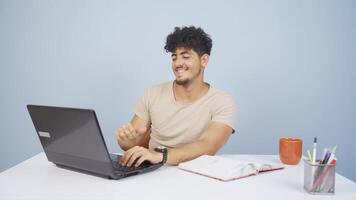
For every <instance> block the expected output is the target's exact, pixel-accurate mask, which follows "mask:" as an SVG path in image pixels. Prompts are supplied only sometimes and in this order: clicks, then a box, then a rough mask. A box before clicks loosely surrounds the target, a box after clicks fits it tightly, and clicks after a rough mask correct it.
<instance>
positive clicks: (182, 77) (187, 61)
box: [172, 48, 204, 85]
mask: <svg viewBox="0 0 356 200" xmlns="http://www.w3.org/2000/svg"><path fill="white" fill-rule="evenodd" d="M203 67H204V66H203V65H202V62H201V57H200V56H199V55H198V54H197V53H196V52H195V51H194V50H192V49H186V48H177V49H176V50H175V51H174V52H173V53H172V69H173V72H174V75H175V76H176V83H177V84H178V85H188V84H189V83H192V82H193V81H194V80H196V79H197V78H198V77H199V76H202V75H203Z"/></svg>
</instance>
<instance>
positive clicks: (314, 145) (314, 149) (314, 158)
mask: <svg viewBox="0 0 356 200" xmlns="http://www.w3.org/2000/svg"><path fill="white" fill-rule="evenodd" d="M316 143H317V138H316V137H314V143H313V164H315V161H316Z"/></svg>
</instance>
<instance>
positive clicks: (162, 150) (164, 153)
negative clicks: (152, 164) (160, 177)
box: [154, 146, 168, 164]
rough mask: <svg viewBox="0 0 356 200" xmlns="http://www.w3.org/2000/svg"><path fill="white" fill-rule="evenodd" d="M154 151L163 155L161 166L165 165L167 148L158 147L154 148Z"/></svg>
mask: <svg viewBox="0 0 356 200" xmlns="http://www.w3.org/2000/svg"><path fill="white" fill-rule="evenodd" d="M154 150H155V151H156V152H159V153H162V154H163V159H162V162H161V164H165V163H166V162H167V154H168V150H167V148H166V147H164V146H158V147H156V148H154Z"/></svg>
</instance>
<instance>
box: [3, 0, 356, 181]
mask: <svg viewBox="0 0 356 200" xmlns="http://www.w3.org/2000/svg"><path fill="white" fill-rule="evenodd" d="M355 19H356V2H355V1H326V0H320V1H316V0H313V1H310V0H304V1H301V0H295V1H286V0H281V1H251V0H249V1H247V0H246V1H232V0H231V1H209V0H204V1H184V0H182V1H172V2H168V1H164V0H162V1H134V0H127V1H99V0H98V1H33V0H29V1H25V0H24V1H10V0H9V1H7V0H1V1H0V87H1V89H0V92H1V97H0V101H1V102H0V117H1V118H0V128H1V129H0V130H1V139H0V171H1V170H5V169H7V168H9V167H11V166H13V165H15V164H17V163H19V162H21V161H23V160H25V159H28V158H30V157H31V156H33V155H35V154H37V153H39V152H40V151H42V147H41V146H40V143H39V140H38V138H37V136H36V133H35V130H34V127H33V125H32V122H31V120H30V118H29V115H28V113H27V110H26V107H25V106H26V104H29V103H32V104H46V105H57V106H68V107H81V108H93V109H95V110H96V112H97V115H98V118H99V121H100V124H101V127H102V130H103V132H104V137H105V140H106V142H107V145H108V148H109V150H110V151H114V152H119V151H120V150H119V148H118V147H117V145H116V142H115V140H114V137H113V134H114V132H115V130H116V129H117V128H118V127H119V126H120V125H122V124H123V123H125V122H127V121H129V120H130V119H131V117H132V115H133V112H132V108H133V105H134V104H135V103H136V101H137V100H138V98H139V97H140V96H141V95H142V94H143V91H144V89H145V88H147V87H149V86H150V85H153V84H158V83H161V82H165V81H169V80H172V79H173V78H174V76H173V74H172V72H171V69H170V55H169V54H167V53H165V52H164V50H163V46H164V42H165V37H166V36H167V34H169V33H170V32H172V31H173V28H174V27H175V26H182V25H196V26H200V27H202V28H203V29H204V30H205V31H206V32H207V33H209V34H210V35H211V36H212V38H213V42H214V45H213V49H212V56H211V59H210V63H209V65H208V68H207V70H206V81H208V82H209V83H211V84H212V85H213V86H215V87H217V88H219V89H222V90H225V91H227V92H228V93H230V94H232V95H233V97H234V98H235V99H236V102H237V103H238V105H239V108H240V111H239V118H238V120H237V121H236V122H237V127H238V133H237V134H235V135H233V136H232V137H231V139H230V140H229V142H228V144H227V145H226V146H225V147H224V148H223V149H222V150H221V151H220V153H233V154H278V140H279V138H280V137H282V136H291V137H300V138H302V139H303V140H304V150H305V149H306V148H311V143H312V139H313V137H314V136H317V137H318V139H319V147H331V146H333V145H335V144H337V145H338V151H337V155H338V161H339V162H338V166H337V171H338V172H339V173H341V174H342V175H345V176H346V177H348V178H351V179H352V180H354V181H355V180H356V170H355V167H354V166H356V156H355V152H356V145H355V142H356V135H355V130H356V127H355V114H356V106H355V100H356V98H355V97H356V87H355V86H356V80H355V79H356V75H355V74H356V69H355V64H356V53H355V52H356V39H355V35H356V20H355ZM83 139H85V138H83ZM319 152H321V149H319Z"/></svg>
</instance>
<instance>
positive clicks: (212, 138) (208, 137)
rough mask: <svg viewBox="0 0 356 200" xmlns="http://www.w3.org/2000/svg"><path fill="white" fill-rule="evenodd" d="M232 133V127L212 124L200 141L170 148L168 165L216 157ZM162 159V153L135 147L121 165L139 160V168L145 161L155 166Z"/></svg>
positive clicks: (127, 164)
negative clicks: (200, 157)
mask: <svg viewBox="0 0 356 200" xmlns="http://www.w3.org/2000/svg"><path fill="white" fill-rule="evenodd" d="M231 133H232V128H231V127H229V126H227V125H225V124H223V123H219V122H211V123H210V124H209V125H208V127H207V128H206V129H205V130H204V132H203V134H202V136H201V137H200V138H199V140H198V141H196V142H193V143H190V144H186V145H184V146H181V147H178V148H169V149H168V156H167V158H168V160H167V163H168V164H170V165H178V164H179V163H181V162H184V161H188V160H192V159H194V158H197V157H199V156H201V155H214V154H215V153H216V152H217V151H218V150H219V149H220V148H221V147H222V146H223V145H224V144H225V143H226V141H227V140H228V139H229V137H230V135H231ZM162 158H163V156H162V153H158V152H155V151H152V150H149V149H146V148H143V147H138V146H135V147H133V148H131V149H129V150H127V151H126V152H125V153H124V155H123V156H122V158H121V160H120V163H121V165H126V166H131V165H132V164H133V163H135V161H136V160H137V161H136V163H135V165H136V166H138V165H140V164H141V163H142V162H143V161H145V160H148V161H150V162H151V163H154V164H155V163H159V162H161V161H162Z"/></svg>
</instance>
